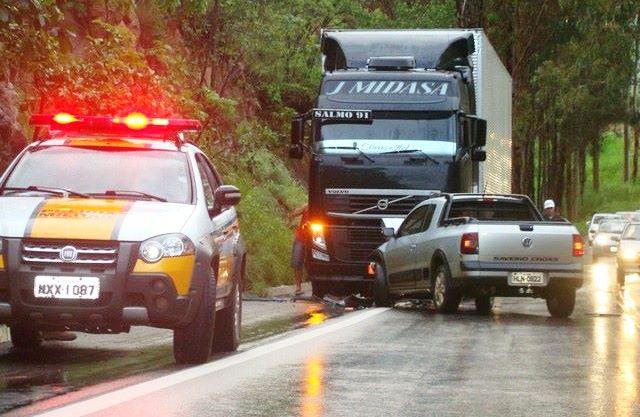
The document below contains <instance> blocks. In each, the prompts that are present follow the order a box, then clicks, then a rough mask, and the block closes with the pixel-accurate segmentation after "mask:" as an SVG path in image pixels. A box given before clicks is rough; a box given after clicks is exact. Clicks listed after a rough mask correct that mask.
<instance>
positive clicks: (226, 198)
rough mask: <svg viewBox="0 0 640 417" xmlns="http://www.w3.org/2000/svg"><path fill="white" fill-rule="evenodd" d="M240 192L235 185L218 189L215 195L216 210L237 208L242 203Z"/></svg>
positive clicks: (222, 186)
mask: <svg viewBox="0 0 640 417" xmlns="http://www.w3.org/2000/svg"><path fill="white" fill-rule="evenodd" d="M241 197H242V194H240V190H238V188H237V187H234V186H233V185H221V186H220V187H218V188H217V189H216V192H215V194H214V199H215V202H216V204H215V206H216V209H218V210H220V209H222V208H223V207H231V206H235V205H237V204H238V203H239V202H240V198H241Z"/></svg>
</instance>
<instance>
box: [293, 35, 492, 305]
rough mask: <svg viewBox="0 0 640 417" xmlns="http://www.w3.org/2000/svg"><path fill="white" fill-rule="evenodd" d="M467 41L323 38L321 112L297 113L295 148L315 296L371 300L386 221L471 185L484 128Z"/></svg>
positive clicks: (318, 107) (449, 38)
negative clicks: (303, 173) (372, 258)
mask: <svg viewBox="0 0 640 417" xmlns="http://www.w3.org/2000/svg"><path fill="white" fill-rule="evenodd" d="M425 33H429V32H424V31H423V32H419V34H425ZM470 36H471V35H467V36H465V35H459V36H453V38H452V35H451V34H450V33H448V32H446V33H443V34H441V36H437V37H435V38H434V37H433V36H431V35H429V36H426V37H424V36H407V33H406V32H403V31H394V32H385V31H362V32H361V31H346V32H342V31H327V32H323V36H322V49H323V62H324V69H325V73H324V75H323V78H322V82H321V85H320V91H319V95H318V98H317V101H316V108H315V109H312V110H310V111H309V112H307V113H305V114H303V115H299V116H297V117H296V118H294V120H293V122H292V145H291V148H290V155H291V156H292V157H294V158H301V157H303V155H304V154H305V150H306V151H307V152H306V153H307V154H308V155H309V208H310V213H309V214H310V219H311V223H312V227H310V228H309V231H310V232H309V234H310V236H309V242H308V245H307V249H308V254H307V270H308V272H309V276H310V278H311V281H312V284H313V290H314V294H315V295H317V296H322V295H324V294H325V293H327V292H330V293H333V294H340V295H342V294H349V293H358V292H359V293H362V294H363V295H368V294H369V293H370V285H369V283H368V281H367V278H365V274H364V271H365V267H366V260H367V257H368V255H369V254H370V253H371V252H372V251H373V250H374V249H375V248H377V247H378V246H379V245H380V244H381V243H383V242H384V237H383V235H382V233H381V230H382V227H383V226H384V224H389V223H393V222H398V221H401V220H402V219H403V218H404V216H406V214H407V213H409V211H411V209H412V208H413V207H414V206H415V205H416V204H417V203H419V202H420V201H422V200H423V199H425V198H427V197H428V196H429V195H431V194H433V193H439V192H464V191H469V192H470V191H472V190H474V184H476V183H477V176H478V161H481V160H483V159H484V152H483V151H481V150H480V149H479V148H480V147H481V146H483V145H484V142H483V138H484V132H483V128H485V126H484V125H483V121H482V120H480V119H477V118H475V117H473V116H472V115H473V114H474V113H475V109H474V100H473V97H474V89H473V80H472V77H471V68H470V66H469V65H470V64H469V61H468V58H467V57H468V55H469V54H470V53H471V52H472V51H473V37H470ZM436 40H437V42H436ZM416 42H418V43H416ZM430 47H432V48H431V49H430ZM436 49H437V50H438V51H435V50H436ZM434 51H435V52H434ZM470 51H471V52H470ZM394 52H395V53H394ZM427 52H428V53H427ZM392 53H393V55H390V54H392ZM443 60H444V61H446V62H444V63H443V62H442V61H443Z"/></svg>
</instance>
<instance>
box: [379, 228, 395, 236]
mask: <svg viewBox="0 0 640 417" xmlns="http://www.w3.org/2000/svg"><path fill="white" fill-rule="evenodd" d="M382 235H383V236H384V237H386V238H387V239H391V238H392V237H396V230H395V229H394V228H393V227H385V228H383V229H382Z"/></svg>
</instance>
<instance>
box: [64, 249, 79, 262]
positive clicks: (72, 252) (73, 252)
mask: <svg viewBox="0 0 640 417" xmlns="http://www.w3.org/2000/svg"><path fill="white" fill-rule="evenodd" d="M76 259H78V249H76V248H74V247H73V246H65V247H64V248H62V249H61V250H60V260H61V261H63V262H73V261H75V260H76Z"/></svg>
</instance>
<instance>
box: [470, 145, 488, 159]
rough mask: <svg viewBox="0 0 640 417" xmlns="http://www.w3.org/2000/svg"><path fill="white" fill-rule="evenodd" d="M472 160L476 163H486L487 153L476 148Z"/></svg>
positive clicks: (473, 150)
mask: <svg viewBox="0 0 640 417" xmlns="http://www.w3.org/2000/svg"><path fill="white" fill-rule="evenodd" d="M471 160H472V161H475V162H484V161H486V160H487V152H486V151H483V150H480V149H475V148H474V149H472V150H471Z"/></svg>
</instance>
